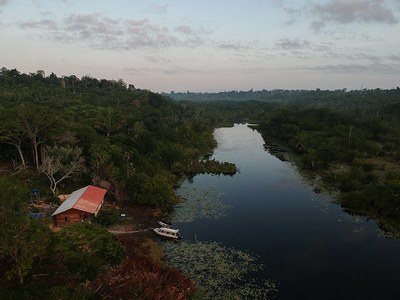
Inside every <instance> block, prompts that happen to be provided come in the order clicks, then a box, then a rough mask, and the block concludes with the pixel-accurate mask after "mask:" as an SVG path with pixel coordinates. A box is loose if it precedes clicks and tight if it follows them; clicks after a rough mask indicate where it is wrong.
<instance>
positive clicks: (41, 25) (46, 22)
mask: <svg viewBox="0 0 400 300" xmlns="http://www.w3.org/2000/svg"><path fill="white" fill-rule="evenodd" d="M18 26H19V27H20V28H21V29H30V28H38V29H45V30H56V29H57V28H58V26H57V23H56V22H55V21H54V20H51V19H42V20H40V21H27V22H21V23H19V24H18Z"/></svg>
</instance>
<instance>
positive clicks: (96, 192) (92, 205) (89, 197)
mask: <svg viewBox="0 0 400 300" xmlns="http://www.w3.org/2000/svg"><path fill="white" fill-rule="evenodd" d="M106 193H107V190H105V189H102V188H99V187H95V186H92V185H88V186H86V187H84V188H81V189H79V190H76V191H74V192H73V193H72V194H71V195H69V197H68V198H67V199H66V200H65V201H64V202H63V203H62V204H61V205H60V206H59V207H58V208H57V210H56V211H55V212H54V213H53V214H52V215H51V217H52V219H53V224H54V226H64V225H69V224H76V223H80V222H84V221H90V220H91V219H92V218H93V217H94V216H97V214H98V212H99V211H100V208H101V206H102V205H103V202H104V195H105V194H106Z"/></svg>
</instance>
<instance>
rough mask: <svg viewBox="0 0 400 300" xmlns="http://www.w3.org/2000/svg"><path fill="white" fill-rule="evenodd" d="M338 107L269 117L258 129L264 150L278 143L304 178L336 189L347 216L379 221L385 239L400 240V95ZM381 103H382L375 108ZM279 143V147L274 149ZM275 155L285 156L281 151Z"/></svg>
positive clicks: (372, 95) (288, 110) (299, 108)
mask: <svg viewBox="0 0 400 300" xmlns="http://www.w3.org/2000/svg"><path fill="white" fill-rule="evenodd" d="M364 93H365V94H366V96H367V97H368V98H369V99H374V100H373V101H372V100H371V101H370V102H367V101H366V102H361V101H359V98H358V97H354V99H353V98H352V97H350V98H349V99H348V100H347V102H348V103H347V105H348V106H349V107H350V106H351V107H353V109H347V110H344V109H343V107H342V106H341V105H340V103H335V102H334V101H327V103H325V104H326V105H319V106H316V105H295V106H294V105H293V106H287V107H285V108H281V109H280V110H278V111H275V112H274V113H271V114H270V115H268V117H267V118H265V119H264V120H263V121H261V122H260V123H259V126H255V127H254V128H256V129H257V130H259V131H260V132H261V133H262V135H263V137H264V140H265V141H266V147H267V148H270V149H271V151H275V148H279V147H281V146H282V145H284V146H287V147H288V148H289V152H290V153H292V154H294V155H291V156H290V158H289V159H291V160H293V161H294V162H296V163H297V165H298V166H299V168H300V169H301V170H302V171H303V173H304V174H305V175H307V176H310V175H311V177H313V178H314V179H315V178H318V179H319V181H320V183H317V187H316V190H320V187H319V186H318V185H319V184H321V183H322V185H323V186H324V187H327V188H328V189H330V190H331V191H334V192H335V194H336V195H337V196H336V200H337V201H338V202H339V203H340V204H341V205H342V206H343V208H345V210H347V211H348V212H350V213H353V214H359V215H365V216H368V217H370V218H372V219H374V220H376V221H377V223H378V224H379V225H380V227H381V228H382V229H383V232H384V233H385V234H386V235H387V236H388V237H396V238H398V237H400V165H399V160H400V152H399V149H400V136H399V132H400V118H399V116H400V113H399V110H398V105H395V104H393V103H394V102H396V101H397V103H400V91H399V90H394V91H393V90H392V91H387V92H386V93H384V92H379V95H380V96H381V97H382V98H381V97H377V96H376V91H369V92H364ZM379 103H380V105H379ZM277 144H278V146H277ZM277 155H278V156H280V157H284V155H283V154H282V151H280V150H278V151H277Z"/></svg>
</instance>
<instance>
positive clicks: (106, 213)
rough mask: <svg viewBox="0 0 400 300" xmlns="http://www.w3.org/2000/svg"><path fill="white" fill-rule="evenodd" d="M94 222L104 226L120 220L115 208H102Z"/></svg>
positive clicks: (114, 223)
mask: <svg viewBox="0 0 400 300" xmlns="http://www.w3.org/2000/svg"><path fill="white" fill-rule="evenodd" d="M96 222H97V223H99V224H100V225H102V226H105V227H108V226H113V225H116V224H118V223H119V222H120V213H119V211H118V210H116V209H107V210H106V209H102V210H100V212H99V214H98V215H97V218H96Z"/></svg>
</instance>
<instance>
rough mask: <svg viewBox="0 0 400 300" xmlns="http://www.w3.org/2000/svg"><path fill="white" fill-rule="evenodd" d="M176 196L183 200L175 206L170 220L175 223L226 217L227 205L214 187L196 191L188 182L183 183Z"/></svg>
mask: <svg viewBox="0 0 400 300" xmlns="http://www.w3.org/2000/svg"><path fill="white" fill-rule="evenodd" d="M176 194H177V195H178V196H179V197H181V198H183V199H185V201H184V202H182V203H181V204H179V205H177V206H175V209H174V213H173V216H172V219H173V220H174V222H176V223H188V222H192V221H194V220H195V219H219V218H221V217H223V216H225V215H226V212H227V210H228V208H229V207H230V205H229V204H227V203H225V202H224V200H223V196H224V195H225V194H224V193H221V192H220V191H218V189H217V188H216V187H215V186H209V187H206V188H204V189H198V188H197V189H196V188H194V187H193V185H191V184H190V183H188V182H184V183H183V184H182V185H181V187H180V188H179V189H178V190H177V191H176Z"/></svg>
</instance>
